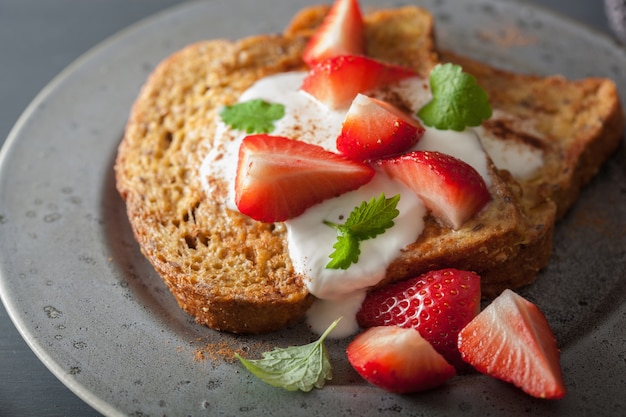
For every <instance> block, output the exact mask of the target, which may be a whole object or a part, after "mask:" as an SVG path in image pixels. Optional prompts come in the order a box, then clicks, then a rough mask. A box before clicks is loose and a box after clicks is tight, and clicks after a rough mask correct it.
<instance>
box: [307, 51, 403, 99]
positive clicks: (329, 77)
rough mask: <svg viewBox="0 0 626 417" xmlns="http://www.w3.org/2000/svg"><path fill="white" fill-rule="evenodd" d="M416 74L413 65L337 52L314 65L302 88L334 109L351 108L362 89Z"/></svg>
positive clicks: (362, 91)
mask: <svg viewBox="0 0 626 417" xmlns="http://www.w3.org/2000/svg"><path fill="white" fill-rule="evenodd" d="M414 75H415V72H414V71H412V70H411V69H409V68H405V67H400V66H397V65H391V64H386V63H383V62H380V61H377V60H375V59H373V58H368V57H364V56H357V55H339V56H333V57H330V58H328V59H325V60H323V61H320V62H319V63H317V64H316V65H314V66H313V67H312V68H311V70H310V71H309V74H308V75H307V76H306V78H305V79H304V80H303V81H302V87H301V88H302V90H303V91H305V92H307V93H308V94H310V95H311V96H313V97H315V98H316V99H317V100H318V101H320V102H322V103H324V104H325V105H326V106H328V107H329V108H331V109H339V108H347V107H348V106H349V105H350V103H351V102H352V100H353V99H354V97H356V95H357V94H358V93H366V92H368V91H370V90H373V89H375V88H379V87H382V86H385V85H388V84H391V83H394V82H397V81H400V80H402V79H405V78H409V77H412V76H414Z"/></svg>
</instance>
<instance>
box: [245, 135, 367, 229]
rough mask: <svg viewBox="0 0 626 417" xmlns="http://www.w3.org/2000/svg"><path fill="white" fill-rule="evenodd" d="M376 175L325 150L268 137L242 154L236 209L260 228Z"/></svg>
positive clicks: (251, 142)
mask: <svg viewBox="0 0 626 417" xmlns="http://www.w3.org/2000/svg"><path fill="white" fill-rule="evenodd" d="M373 176H374V170H373V169H372V168H371V167H369V166H368V165H366V164H363V163H359V162H355V161H352V160H350V159H348V158H346V157H345V156H343V155H340V154H336V153H333V152H329V151H327V150H325V149H324V148H322V147H320V146H317V145H312V144H308V143H305V142H299V141H295V140H291V139H288V138H284V137H280V136H270V135H265V134H259V135H251V136H247V137H246V138H244V140H243V142H242V144H241V147H240V148H239V161H238V165H237V176H236V179H235V203H236V204H237V207H238V208H239V211H241V212H242V213H243V214H246V215H248V216H250V217H252V218H253V219H255V220H258V221H262V222H268V223H270V222H276V221H284V220H287V219H290V218H293V217H296V216H299V215H300V214H302V213H303V212H304V211H305V210H306V209H307V208H309V207H311V206H313V205H315V204H317V203H320V202H322V201H323V200H326V199H328V198H331V197H336V196H338V195H340V194H343V193H345V192H348V191H352V190H355V189H357V188H359V187H360V186H362V185H363V184H366V183H367V182H369V181H370V180H371V179H372V177H373Z"/></svg>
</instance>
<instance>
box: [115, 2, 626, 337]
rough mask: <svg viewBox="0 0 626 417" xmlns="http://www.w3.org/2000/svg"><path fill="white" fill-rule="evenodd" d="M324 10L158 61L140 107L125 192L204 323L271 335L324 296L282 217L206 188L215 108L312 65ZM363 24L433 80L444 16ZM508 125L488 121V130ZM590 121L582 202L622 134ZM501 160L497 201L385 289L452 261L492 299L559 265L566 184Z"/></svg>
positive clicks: (421, 242) (435, 237)
mask: <svg viewBox="0 0 626 417" xmlns="http://www.w3.org/2000/svg"><path fill="white" fill-rule="evenodd" d="M326 11H327V8H326V7H324V6H321V7H313V8H309V9H305V10H303V11H302V12H301V13H299V14H298V15H297V16H296V17H295V18H294V20H293V21H292V22H291V23H290V24H289V26H288V27H287V29H286V30H285V32H284V33H283V34H281V35H272V36H269V35H268V36H256V37H251V38H246V39H242V40H239V41H235V42H233V41H228V40H212V41H205V42H199V43H196V44H193V45H190V46H188V47H186V48H184V49H183V50H181V51H179V52H177V53H175V54H174V55H172V56H171V57H169V58H167V59H166V60H165V61H163V62H162V63H161V64H160V65H159V66H158V67H157V68H156V69H155V71H154V72H153V73H152V74H151V76H150V77H149V79H148V80H147V81H146V83H145V85H144V86H143V87H142V90H141V92H140V94H139V96H138V98H137V100H136V102H135V104H134V106H133V108H132V110H131V115H130V118H129V121H128V125H127V128H126V132H125V135H124V138H123V140H122V142H121V144H120V146H119V150H118V156H117V159H116V163H115V172H116V182H117V188H118V190H119V192H120V195H121V196H122V198H123V199H124V200H125V203H126V207H127V213H128V217H129V220H130V223H131V226H132V229H133V233H134V235H135V237H136V239H137V241H138V243H139V245H140V247H141V250H142V252H143V253H144V255H145V256H146V257H147V258H148V259H149V261H150V262H151V263H152V264H153V266H154V267H155V269H156V271H157V272H158V274H159V275H160V276H161V277H162V278H163V279H164V281H165V283H166V284H167V286H168V288H169V289H170V291H171V292H172V294H173V295H174V297H175V298H176V300H177V301H178V303H179V304H180V306H181V307H182V308H183V309H184V310H185V311H187V312H188V313H189V314H190V315H192V316H194V317H195V319H196V321H197V322H198V323H201V324H205V325H207V326H209V327H211V328H214V329H217V330H224V331H230V332H235V333H262V332H269V331H274V330H278V329H281V328H284V327H285V326H287V325H289V324H292V323H295V322H297V321H299V320H301V319H302V318H303V316H304V314H305V312H306V311H307V309H308V308H309V307H310V305H311V304H312V302H313V301H314V297H313V296H312V295H310V294H309V293H308V291H307V289H306V285H305V283H304V280H305V279H306V277H302V276H299V275H297V274H295V273H294V270H293V266H292V264H291V260H290V258H289V254H288V250H287V243H286V231H285V227H284V225H283V224H281V223H276V224H264V223H259V222H256V221H253V220H251V219H249V218H247V217H246V216H244V215H242V214H240V213H237V212H233V211H230V210H228V209H227V208H226V207H225V204H224V201H223V198H222V197H223V193H216V195H206V193H205V191H204V189H203V187H202V184H201V179H200V173H199V169H200V165H201V163H202V160H203V159H204V157H205V156H206V155H207V153H208V152H209V150H210V149H211V147H212V145H213V143H212V140H213V139H212V138H213V132H214V129H215V117H216V115H217V111H218V110H219V109H220V108H221V107H222V106H223V105H225V104H231V103H233V102H235V101H236V100H237V98H238V96H239V95H240V94H241V93H242V92H243V91H244V90H245V89H246V88H248V87H249V86H250V85H251V84H252V83H253V82H254V81H256V80H258V79H260V78H262V77H264V76H266V75H270V74H273V73H278V72H285V71H292V70H305V69H306V68H305V66H304V64H303V63H302V60H301V54H302V51H303V50H304V47H305V45H306V43H307V40H308V38H309V37H310V35H311V33H312V31H313V30H314V29H315V27H316V26H317V24H319V22H320V21H321V18H322V17H323V16H324V14H325V13H326ZM366 27H367V31H366V33H367V44H368V55H370V56H372V57H375V58H377V59H380V60H383V61H387V62H392V63H397V64H402V65H406V66H410V67H412V68H414V69H415V70H416V71H417V72H418V74H420V75H422V76H427V74H428V72H429V71H430V69H431V68H432V67H433V66H434V65H436V64H437V63H438V62H439V58H438V54H437V52H436V50H435V44H434V37H433V19H432V16H431V15H430V14H429V13H428V12H427V11H425V10H423V9H420V8H417V7H405V8H400V9H394V10H381V11H377V12H373V13H371V14H368V15H367V16H366ZM444 58H446V59H448V58H449V59H451V60H452V58H453V57H451V56H448V55H444ZM454 59H459V60H461V59H463V58H460V57H458V58H457V57H454ZM468 67H469V68H468V71H469V72H475V73H476V74H477V76H478V78H479V81H480V82H481V84H483V87H485V88H486V89H487V91H488V92H490V93H491V91H492V90H496V91H499V90H500V89H505V90H506V89H507V88H508V83H507V78H509V76H508V75H505V73H502V72H499V71H497V70H492V69H490V68H489V67H487V66H483V65H482V64H479V63H475V67H473V66H471V65H469V63H468ZM491 71H493V73H492V72H491ZM511 77H513V78H514V76H512V75H511ZM537 80H540V79H537ZM520 82H521V81H520ZM538 82H539V81H538ZM492 83H493V85H492ZM563 83H565V84H567V83H568V82H566V81H563ZM606 83H607V86H606V87H604V88H605V89H606V90H607V91H606V92H605V93H603V99H607V98H613V99H614V100H615V99H617V95H616V93H615V91H614V87H613V94H610V82H608V81H606ZM514 85H515V88H517V84H515V83H514ZM567 85H569V84H567ZM559 88H563V86H559ZM543 94H546V93H545V92H544V91H541V90H532V92H531V93H529V96H528V97H525V98H526V99H537V100H538V99H540V98H541V97H542V95H543ZM592 94H593V91H591V89H590V90H589V95H590V96H589V97H586V99H587V100H588V103H589V105H590V107H589V111H590V116H591V114H593V107H592V103H593V102H594V100H595V101H600V98H599V97H598V98H596V99H593V98H591V95H592ZM501 96H502V99H499V98H498V97H499V96H496V97H495V99H496V100H495V101H494V102H493V103H492V104H493V105H494V108H496V109H498V108H499V106H502V110H503V111H504V112H509V113H510V114H513V115H516V116H519V117H521V116H522V115H525V116H527V118H528V119H530V118H531V116H532V111H527V112H526V113H524V112H523V111H521V110H519V111H517V108H516V103H518V102H516V101H515V91H511V92H510V93H508V94H505V93H502V94H501ZM517 105H518V106H519V107H520V108H524V106H522V105H521V104H519V103H518V104H517ZM575 106H576V103H574V104H573V105H572V107H571V109H574V108H575ZM568 109H570V108H568ZM601 109H602V110H600V109H598V110H597V111H598V112H600V111H601V113H597V114H595V115H596V116H597V119H599V120H604V121H607V123H609V124H610V125H611V126H612V127H613V128H614V129H617V130H619V129H620V128H623V119H621V122H620V121H619V120H620V117H623V116H622V113H621V108H620V107H619V101H618V100H617V102H616V104H614V106H613V107H612V108H611V107H610V106H604V107H601ZM552 111H554V116H553V117H554V120H561V117H563V123H565V118H566V116H565V115H563V116H559V114H560V113H559V112H560V108H559V107H556V108H555V109H552ZM569 111H570V110H568V112H569ZM615 112H616V113H617V115H616V114H614V113H615ZM620 123H621V124H620ZM498 126H499V125H497V124H496V126H495V127H490V126H489V125H488V124H486V125H485V129H487V130H492V131H494V130H493V129H496V127H498ZM506 126H508V125H506ZM585 126H586V127H587V129H586V130H585V132H586V135H585V138H595V139H594V140H588V141H587V140H583V139H581V138H579V139H572V140H571V141H568V145H567V146H566V145H563V146H564V148H567V149H570V148H572V149H574V148H575V147H576V146H581V145H582V149H580V150H579V155H580V157H584V159H585V162H584V164H582V163H581V164H578V163H577V162H576V160H572V161H571V162H570V161H569V159H566V160H567V161H568V162H567V163H568V165H567V166H565V164H563V161H565V160H563V161H562V164H561V165H559V166H557V167H556V168H555V169H556V170H558V169H559V168H560V167H563V168H568V169H571V170H574V171H580V172H577V173H572V174H571V176H570V177H569V178H571V180H569V181H568V179H567V178H564V179H563V183H560V184H559V185H560V187H562V189H564V190H565V189H568V190H571V191H569V192H568V193H567V194H568V195H571V196H572V197H571V198H575V195H576V192H577V191H576V190H577V189H578V188H579V187H580V186H581V185H582V180H583V179H586V178H588V177H589V176H590V175H592V173H594V172H595V170H597V169H598V167H599V166H600V165H601V163H602V162H603V161H604V159H605V158H606V157H607V156H608V154H609V153H610V150H611V149H613V148H614V145H613V143H614V142H617V143H619V138H621V132H620V133H619V137H618V138H617V140H616V139H615V135H608V134H607V127H606V126H605V125H604V124H601V123H598V124H591V123H590V124H589V125H585ZM620 126H621V127H620ZM536 128H537V129H540V126H536ZM509 130H510V133H509V134H511V135H512V134H513V133H516V132H518V130H517V129H516V128H515V126H511V127H510V129H509ZM564 131H565V130H564ZM522 133H523V132H522ZM547 133H548V132H547V131H546V134H547ZM568 138H570V136H568ZM555 140H556V139H555ZM609 142H610V144H609ZM570 144H571V145H570ZM601 144H603V145H601ZM586 147H589V148H590V149H589V150H587V149H585V148H586ZM550 149H552V148H550ZM599 150H602V151H601V152H600V151H599ZM561 151H563V149H560V152H561ZM572 152H573V151H572ZM596 152H600V153H601V155H599V156H598V155H596ZM561 153H562V152H561ZM583 155H586V156H583ZM554 159H555V161H558V158H557V157H556V156H555V158H554ZM583 165H584V166H583ZM491 169H492V174H493V175H492V177H493V185H492V187H491V190H490V191H491V192H492V195H493V197H494V199H493V201H492V203H490V205H489V206H488V207H487V208H486V209H484V210H483V211H482V212H481V213H479V214H478V215H477V216H475V217H474V218H473V219H471V220H470V221H469V222H467V223H466V224H465V225H464V226H463V228H462V229H461V230H458V231H452V230H450V229H446V228H443V227H442V226H441V225H440V224H439V223H438V222H437V221H436V220H435V219H434V218H428V219H427V221H426V223H427V226H426V229H425V231H424V233H423V234H422V236H421V237H420V238H419V239H418V241H417V242H415V243H414V244H412V245H409V246H408V247H407V248H406V249H405V250H404V251H403V252H402V253H401V254H400V256H399V258H398V259H397V260H396V261H395V262H393V263H392V265H391V266H390V267H389V269H388V273H387V278H386V279H385V280H384V281H383V282H382V283H381V285H383V284H384V283H386V282H391V281H398V280H402V279H406V278H409V277H411V276H414V275H415V274H418V273H421V272H424V271H426V270H429V269H433V268H441V267H458V268H464V269H471V270H474V271H476V272H478V273H479V274H481V276H482V282H483V293H484V294H485V295H494V294H496V293H498V292H499V291H501V290H502V289H504V288H506V287H519V286H521V285H525V284H527V283H529V282H531V281H532V280H533V279H534V278H535V276H536V274H537V271H538V270H539V269H541V268H543V267H544V266H545V265H546V264H547V262H548V260H549V257H550V252H551V245H552V231H553V228H554V222H555V218H556V216H557V214H558V206H559V204H565V203H559V202H557V198H556V197H557V196H560V195H565V193H557V192H555V193H554V194H552V193H550V192H544V190H546V189H550V185H551V181H553V180H552V179H550V180H543V181H545V184H544V185H541V183H540V181H537V182H533V181H525V182H520V181H518V180H516V179H514V178H513V176H512V175H511V174H510V173H508V172H507V171H504V170H500V169H498V168H496V167H495V166H492V167H491ZM218 185H220V184H218ZM221 186H225V185H224V184H221ZM216 188H219V186H218V187H216ZM539 190H541V191H542V192H541V193H540V192H538V191H539ZM559 201H560V200H559ZM563 201H568V200H567V199H565V198H563ZM572 201H573V200H572ZM569 204H571V202H570V203H569Z"/></svg>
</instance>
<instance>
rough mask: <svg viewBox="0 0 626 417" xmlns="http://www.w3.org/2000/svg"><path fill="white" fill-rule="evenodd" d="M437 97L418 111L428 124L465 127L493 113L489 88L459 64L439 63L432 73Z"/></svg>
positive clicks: (461, 128)
mask: <svg viewBox="0 0 626 417" xmlns="http://www.w3.org/2000/svg"><path fill="white" fill-rule="evenodd" d="M430 89H431V92H432V95H433V98H432V100H431V101H430V102H428V103H427V104H426V105H425V106H424V107H422V108H421V109H420V110H419V112H418V113H417V115H418V116H419V118H420V119H421V120H422V122H424V124H426V125H427V126H430V127H434V128H437V129H441V130H456V131H462V130H464V129H465V128H466V127H468V126H478V125H480V124H481V123H482V122H483V121H484V120H486V119H488V118H490V117H491V113H492V110H491V105H490V104H489V97H488V96H487V92H486V91H485V90H483V89H482V88H481V87H480V86H479V85H478V83H477V82H476V78H474V77H473V76H472V75H470V74H468V73H465V72H463V69H462V68H461V67H460V66H458V65H453V64H450V63H448V64H439V65H437V66H436V67H435V68H433V70H432V71H431V73H430Z"/></svg>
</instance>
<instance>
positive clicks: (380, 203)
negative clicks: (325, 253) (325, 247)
mask: <svg viewBox="0 0 626 417" xmlns="http://www.w3.org/2000/svg"><path fill="white" fill-rule="evenodd" d="M398 201H400V194H398V195H395V196H394V197H391V198H386V197H385V194H384V193H382V194H381V195H380V196H379V197H378V198H376V197H372V199H371V200H370V201H363V202H362V203H361V205H359V206H357V207H355V208H354V210H352V212H351V213H350V215H349V216H348V219H347V220H346V221H345V223H344V224H337V223H333V222H330V221H324V224H326V225H327V226H330V227H332V228H334V229H335V230H337V242H336V243H335V244H334V245H333V248H334V249H335V251H334V252H333V253H331V254H330V258H331V261H330V262H329V263H328V264H327V265H326V268H328V269H348V268H349V267H350V265H352V264H353V263H357V262H358V260H359V255H360V254H361V250H360V248H359V244H360V243H361V242H362V241H364V240H368V239H372V238H374V237H376V236H378V235H381V234H383V233H385V231H386V230H387V229H389V228H390V227H392V226H393V225H394V222H393V220H394V219H395V218H396V217H398V214H400V212H399V211H398V209H397V208H396V206H397V205H398Z"/></svg>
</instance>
